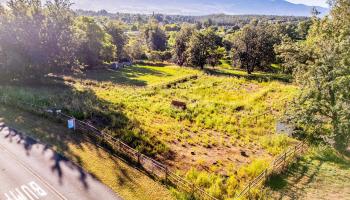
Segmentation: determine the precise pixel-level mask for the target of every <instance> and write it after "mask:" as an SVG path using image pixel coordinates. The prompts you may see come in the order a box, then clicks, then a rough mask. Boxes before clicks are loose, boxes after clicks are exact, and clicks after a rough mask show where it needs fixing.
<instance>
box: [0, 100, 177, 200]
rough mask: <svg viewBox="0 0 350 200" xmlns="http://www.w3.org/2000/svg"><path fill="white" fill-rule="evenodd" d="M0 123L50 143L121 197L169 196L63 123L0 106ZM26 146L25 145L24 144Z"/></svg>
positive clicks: (146, 199) (150, 180)
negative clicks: (69, 129) (68, 128)
mask: <svg viewBox="0 0 350 200" xmlns="http://www.w3.org/2000/svg"><path fill="white" fill-rule="evenodd" d="M0 123H5V124H6V125H8V126H10V127H13V128H15V129H16V130H19V131H23V132H24V133H25V134H26V135H28V136H30V137H33V138H35V139H38V140H40V141H41V142H43V143H44V144H48V145H50V146H52V148H53V149H54V150H56V151H57V152H60V153H62V154H64V155H65V156H66V157H67V158H69V159H71V160H72V161H74V162H76V163H78V164H79V165H80V166H82V167H83V168H84V169H86V170H87V171H88V172H90V173H91V174H93V175H94V176H95V177H96V178H97V179H99V180H101V181H102V182H103V183H104V184H106V185H108V186H109V187H110V188H112V189H113V190H114V191H115V192H116V193H118V194H120V195H121V196H122V197H123V198H124V199H129V200H134V199H140V200H141V199H142V200H148V199H152V200H153V199H159V200H163V199H173V197H172V195H171V194H170V192H169V191H168V190H167V189H166V188H165V187H163V186H162V185H160V184H159V183H157V182H156V181H154V180H152V179H151V178H149V177H148V176H147V175H146V174H143V173H142V172H140V171H139V170H137V169H135V168H132V167H130V166H129V165H128V164H127V163H126V162H124V161H123V160H121V159H119V158H116V157H113V156H111V155H110V154H109V153H108V152H106V151H105V150H103V149H101V148H99V147H97V146H95V145H93V144H92V143H90V142H89V141H88V140H87V138H85V139H84V138H83V137H81V135H76V133H73V132H70V131H68V130H67V129H66V128H65V127H64V126H63V125H61V124H57V123H54V122H52V121H50V120H46V119H44V118H42V117H38V116H36V115H33V114H30V113H28V112H23V111H21V110H18V109H15V108H9V107H5V106H0ZM28 148H29V147H28Z"/></svg>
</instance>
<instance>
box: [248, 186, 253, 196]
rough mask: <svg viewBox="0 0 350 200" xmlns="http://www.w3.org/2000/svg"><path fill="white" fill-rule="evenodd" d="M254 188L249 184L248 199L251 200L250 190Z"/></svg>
mask: <svg viewBox="0 0 350 200" xmlns="http://www.w3.org/2000/svg"><path fill="white" fill-rule="evenodd" d="M251 187H252V182H249V185H248V199H251V198H250V197H251V195H250V188H251Z"/></svg>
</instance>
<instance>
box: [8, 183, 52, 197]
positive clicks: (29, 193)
mask: <svg viewBox="0 0 350 200" xmlns="http://www.w3.org/2000/svg"><path fill="white" fill-rule="evenodd" d="M4 195H5V197H6V200H35V199H40V198H42V197H45V196H47V192H46V191H45V190H44V189H43V188H42V187H40V185H39V184H37V183H36V182H35V181H32V182H30V183H28V184H24V185H22V186H20V187H17V188H15V189H14V190H10V191H8V192H7V193H5V194H4Z"/></svg>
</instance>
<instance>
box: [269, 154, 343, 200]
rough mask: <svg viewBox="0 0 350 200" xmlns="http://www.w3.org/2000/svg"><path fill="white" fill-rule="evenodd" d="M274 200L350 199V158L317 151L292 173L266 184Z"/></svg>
mask: <svg viewBox="0 0 350 200" xmlns="http://www.w3.org/2000/svg"><path fill="white" fill-rule="evenodd" d="M267 189H268V193H269V196H271V197H272V198H273V199H325V200H326V199H350V157H347V156H345V155H342V154H340V153H338V152H337V151H336V150H334V149H332V148H330V147H318V148H314V149H312V150H311V151H310V153H308V155H306V156H305V157H303V158H302V159H301V160H300V161H299V162H297V163H295V164H294V165H293V166H292V167H291V168H290V170H289V171H288V172H287V173H285V174H283V175H280V176H274V177H272V178H271V179H270V181H269V182H268V183H267Z"/></svg>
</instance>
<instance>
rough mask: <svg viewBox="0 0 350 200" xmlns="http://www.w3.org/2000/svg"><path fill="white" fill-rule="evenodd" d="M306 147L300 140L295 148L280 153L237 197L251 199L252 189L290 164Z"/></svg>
mask: <svg viewBox="0 0 350 200" xmlns="http://www.w3.org/2000/svg"><path fill="white" fill-rule="evenodd" d="M304 149H305V143H304V142H300V143H298V144H297V145H295V146H294V147H293V148H290V149H288V150H287V151H285V152H284V153H282V154H280V155H279V156H278V157H277V158H276V159H275V160H274V161H273V162H272V163H271V165H270V166H269V167H268V168H266V169H265V170H264V171H263V172H261V173H260V174H259V175H258V176H257V177H256V178H254V179H253V180H252V181H250V182H249V183H248V185H247V186H246V187H244V188H243V190H242V191H241V192H240V193H239V194H238V195H237V196H236V199H242V198H244V197H246V198H248V199H250V196H251V191H252V190H253V189H257V188H259V187H260V186H261V185H262V184H263V183H264V182H265V181H266V180H267V179H268V178H269V177H270V176H271V175H272V174H273V173H280V172H282V171H283V170H285V168H286V167H287V166H288V164H289V163H290V162H291V161H292V160H293V159H294V158H296V157H297V156H299V154H301V153H302V152H303V151H304Z"/></svg>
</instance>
